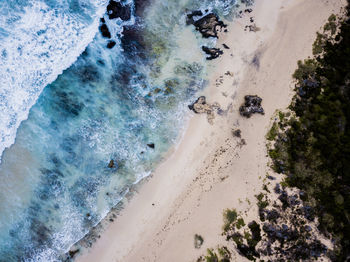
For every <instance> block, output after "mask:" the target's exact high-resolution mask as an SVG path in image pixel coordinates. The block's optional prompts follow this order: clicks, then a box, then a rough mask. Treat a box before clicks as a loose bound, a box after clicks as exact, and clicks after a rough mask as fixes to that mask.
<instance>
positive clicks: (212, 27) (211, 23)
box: [186, 11, 227, 38]
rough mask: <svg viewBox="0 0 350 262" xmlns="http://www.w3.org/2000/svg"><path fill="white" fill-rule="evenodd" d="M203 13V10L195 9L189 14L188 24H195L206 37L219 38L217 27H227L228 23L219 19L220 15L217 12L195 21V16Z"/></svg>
mask: <svg viewBox="0 0 350 262" xmlns="http://www.w3.org/2000/svg"><path fill="white" fill-rule="evenodd" d="M201 15H203V14H202V12H201V11H194V12H192V13H191V14H188V15H187V21H186V22H187V24H193V25H194V26H195V27H196V30H198V31H199V32H200V33H201V34H202V36H203V37H204V38H209V37H216V38H218V33H217V30H218V29H217V28H218V27H220V28H223V27H224V28H226V27H227V25H225V24H224V22H222V21H220V20H219V17H218V16H217V15H216V14H213V13H210V14H207V15H205V16H203V17H202V18H200V19H198V20H197V21H194V19H193V17H194V16H201Z"/></svg>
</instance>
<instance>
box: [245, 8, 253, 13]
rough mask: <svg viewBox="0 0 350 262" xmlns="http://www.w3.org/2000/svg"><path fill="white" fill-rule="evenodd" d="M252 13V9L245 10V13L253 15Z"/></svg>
mask: <svg viewBox="0 0 350 262" xmlns="http://www.w3.org/2000/svg"><path fill="white" fill-rule="evenodd" d="M251 12H253V9H251V8H247V9H245V10H244V13H251Z"/></svg>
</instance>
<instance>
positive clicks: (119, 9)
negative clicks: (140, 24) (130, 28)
mask: <svg viewBox="0 0 350 262" xmlns="http://www.w3.org/2000/svg"><path fill="white" fill-rule="evenodd" d="M107 14H108V17H109V19H116V18H120V19H121V20H123V21H127V20H129V19H130V18H131V8H130V6H128V5H127V6H123V5H122V4H121V3H120V2H115V1H113V0H111V1H109V4H108V6H107Z"/></svg>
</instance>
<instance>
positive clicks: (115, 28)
mask: <svg viewBox="0 0 350 262" xmlns="http://www.w3.org/2000/svg"><path fill="white" fill-rule="evenodd" d="M9 3H13V2H12V1H9ZM28 3H29V4H28ZM141 3H142V1H137V2H136V3H134V2H133V1H131V0H128V1H122V5H123V6H126V7H128V8H130V11H131V17H130V19H127V20H125V21H122V20H121V19H119V18H118V19H113V20H110V19H109V18H108V14H107V13H105V8H106V5H107V4H108V3H107V2H105V1H101V2H100V3H98V4H97V3H96V2H95V4H94V5H92V4H91V3H90V2H89V1H78V0H76V1H73V0H72V1H63V0H62V1H53V0H52V1H42V2H41V1H29V2H27V1H23V3H22V4H23V5H24V6H25V8H27V9H25V8H24V9H25V10H30V8H33V9H34V10H36V12H39V13H40V12H53V13H54V14H56V15H57V16H58V19H61V18H62V17H64V16H65V15H66V16H68V17H69V15H70V14H71V13H74V14H75V15H74V16H73V18H75V19H76V20H74V21H73V20H72V19H73V18H69V19H71V20H69V19H68V18H67V19H68V20H69V21H70V22H72V21H73V22H72V24H73V26H72V25H71V24H70V22H69V23H68V25H67V28H68V27H69V28H70V27H71V28H75V27H74V25H77V24H78V23H81V27H82V28H83V29H81V30H82V31H84V30H85V31H84V32H82V33H79V34H78V36H76V39H75V38H74V39H70V41H69V42H65V44H62V45H61V46H63V47H64V48H62V49H60V50H59V51H57V50H56V49H54V47H50V44H47V46H48V47H47V48H48V50H47V51H46V52H47V54H46V55H43V53H40V52H42V51H40V52H39V53H40V54H41V55H42V56H45V57H46V58H47V60H45V59H44V60H42V61H41V60H40V59H39V60H35V59H36V58H33V60H34V61H37V62H42V63H39V64H40V65H41V66H40V65H36V64H34V62H33V63H32V64H34V65H35V66H33V67H34V69H35V70H36V71H35V70H32V69H31V67H32V64H31V63H28V61H30V59H31V57H30V52H29V53H28V56H29V57H27V58H26V60H25V61H22V60H19V61H17V60H16V59H15V60H11V68H12V65H16V63H17V62H18V63H22V67H23V72H24V73H22V74H18V75H20V76H21V77H23V79H22V80H21V81H20V80H19V79H17V80H16V81H15V80H13V78H14V76H11V75H9V74H10V73H11V72H12V71H11V70H12V69H11V68H7V69H6V70H5V69H4V68H5V67H6V64H5V63H3V64H0V66H2V67H0V69H1V70H2V71H1V72H2V73H3V75H6V76H7V77H9V78H11V79H12V80H13V82H12V87H14V86H15V87H16V88H14V89H16V92H12V93H11V96H13V97H15V98H17V99H18V98H19V97H20V98H21V94H24V95H26V97H29V98H28V99H23V101H25V102H28V101H29V100H30V101H31V102H30V103H29V102H28V103H24V102H23V101H22V102H23V103H24V104H21V105H20V106H19V107H20V110H19V111H16V110H17V109H16V107H15V106H14V105H12V104H11V101H12V100H13V99H12V100H11V99H9V98H8V97H6V92H3V93H0V99H2V100H0V101H1V102H2V104H1V105H2V106H3V108H4V109H6V110H8V112H11V114H12V115H11V117H10V118H9V119H10V120H9V123H12V125H10V124H8V123H7V122H6V123H5V121H3V123H2V124H3V128H2V130H3V134H11V136H15V137H16V140H15V142H14V144H13V145H12V146H11V147H10V148H8V149H6V150H5V151H4V153H3V154H2V162H1V165H0V179H1V183H0V214H1V217H0V261H57V260H58V259H59V256H60V255H61V254H63V253H64V252H66V251H67V250H68V249H69V247H70V246H71V245H72V244H74V243H75V242H76V241H78V240H79V239H80V238H82V237H83V236H84V235H85V234H86V233H87V232H88V231H89V229H91V227H93V226H94V225H96V224H97V223H98V222H99V221H100V220H101V219H102V218H103V217H104V216H105V215H106V214H107V212H108V211H109V210H110V209H111V207H113V206H114V205H116V204H117V203H118V202H119V201H120V200H121V199H122V197H123V196H124V195H125V193H127V191H128V189H129V188H130V186H131V185H133V184H135V183H137V182H138V181H139V180H140V179H142V178H143V177H145V176H147V175H149V174H150V172H151V171H152V170H154V168H155V166H156V164H157V163H159V161H160V160H161V159H162V156H163V155H164V154H165V153H166V152H167V150H168V149H169V147H170V146H171V145H172V144H173V143H175V142H176V141H177V139H178V135H179V133H180V131H181V129H182V128H183V126H184V123H185V121H186V119H187V117H188V114H187V112H188V108H187V105H188V104H189V103H190V102H191V101H193V100H194V99H195V98H196V93H197V92H198V91H199V90H201V89H203V88H204V87H205V86H206V84H207V82H206V78H207V74H208V71H209V67H208V63H207V62H206V60H205V56H204V55H203V54H202V52H201V49H200V46H201V45H202V44H204V43H205V44H206V45H212V46H213V45H215V41H214V40H213V39H207V40H204V39H202V37H201V36H200V34H199V33H198V32H195V30H194V28H193V27H192V26H186V12H188V11H192V10H197V9H201V10H203V11H204V10H205V9H208V11H207V12H211V11H215V12H216V13H217V14H219V15H220V16H221V17H226V18H229V17H231V16H232V12H233V11H234V6H235V4H236V1H234V0H227V1H223V0H222V1H219V0H217V1H209V0H204V1H203V0H202V1H199V0H172V1H170V0H169V1H161V0H154V1H148V2H145V1H144V2H143V4H144V6H145V9H142V10H141V9H140V6H141ZM145 3H146V4H145ZM2 4H3V3H2ZM0 5H1V4H0ZM3 5H4V4H3ZM36 5H45V8H46V9H45V8H44V9H40V8H39V9H35V6H36ZM91 6H93V8H90V7H91ZM5 7H6V8H7V9H8V10H12V9H16V8H17V6H16V5H12V4H8V5H7V6H6V5H5ZM100 7H101V8H103V10H104V11H103V12H102V13H101V11H100ZM24 9H20V10H17V11H16V12H17V13H16V12H12V15H13V14H14V13H15V15H13V17H12V16H11V17H10V18H9V19H8V20H7V21H5V20H3V21H1V25H2V28H1V30H0V36H1V37H2V39H4V41H9V39H8V38H11V37H13V36H11V31H10V30H9V29H7V30H6V27H5V26H4V23H5V24H6V23H8V21H9V20H11V19H12V20H13V21H12V20H11V21H12V24H11V26H14V27H16V25H17V23H19V22H18V21H22V20H23V19H22V18H23V17H24V16H26V15H28V14H26V11H24V12H23V10H24ZM4 10H5V9H4V8H3V9H2V11H3V12H5V11H4ZM38 10H39V11H38ZM43 10H44V11H43ZM27 12H29V11H27ZM33 12H34V11H33ZM60 12H61V13H62V14H63V15H61V16H60V14H61V13H60ZM9 13H10V12H7V13H6V14H7V15H8V14H9ZM100 13H101V14H100ZM103 13H104V15H103ZM50 14H51V13H50ZM45 15H46V14H43V15H42V16H45ZM102 16H103V18H104V20H105V23H106V25H107V26H108V28H109V31H110V33H111V39H107V38H105V37H103V36H102V35H101V33H99V32H97V30H98V27H99V26H100V25H101V24H102V22H101V21H100V22H99V18H100V17H102ZM16 19H17V20H16ZM21 19H22V20H21ZM16 21H17V22H16ZM57 24H58V28H60V26H61V24H62V23H57ZM22 26H23V25H22ZM61 29H62V28H61ZM75 29H76V28H75ZM28 30H29V29H28ZM43 30H44V29H43ZM50 30H53V31H54V28H52V29H50ZM50 30H46V31H45V30H44V31H45V32H42V34H44V35H45V37H44V38H43V39H45V41H48V42H49V41H50V35H48V34H46V32H47V31H50ZM29 31H30V30H29ZM53 31H52V32H53ZM90 31H92V32H94V38H91V37H90V35H91V32H90ZM21 32H22V33H23V32H24V31H23V30H22V31H21ZM96 32H97V33H96ZM57 33H61V31H57ZM40 35H41V34H40ZM66 37H67V35H66V36H65V37H63V40H60V39H61V38H59V39H56V40H55V41H56V42H57V43H58V42H59V41H63V42H64V41H66V39H65V38H66ZM90 38H91V39H90ZM23 39H24V40H23V43H27V42H28V41H27V40H28V39H27V38H23ZM34 40H35V41H39V40H38V39H36V38H34ZM34 40H33V41H34ZM111 40H113V41H115V43H116V45H115V46H114V47H113V48H111V49H110V48H107V44H108V42H109V41H111ZM18 41H21V39H18ZM39 42H40V41H39ZM56 42H55V43H56ZM86 42H88V45H87V44H86V45H87V46H85V47H84V48H85V51H84V52H83V53H81V51H79V50H81V46H82V45H83V43H86ZM45 43H46V42H45ZM43 45H44V44H43ZM45 45H46V44H45ZM45 45H44V47H45V48H46V46H45ZM69 45H70V48H71V49H74V50H71V49H69V48H65V46H69ZM36 46H39V47H40V48H43V47H42V46H40V45H39V44H38V43H36V44H32V46H31V47H25V45H24V44H23V48H22V49H26V48H34V49H35V47H36ZM50 48H51V49H50ZM5 49H6V52H5V53H7V54H10V53H11V52H12V53H11V54H12V56H10V55H7V57H8V58H7V59H8V60H10V59H12V58H13V57H15V56H16V55H18V54H16V52H15V51H11V50H10V49H11V48H10V47H7V48H3V50H5ZM17 51H18V50H17ZM51 51H52V52H53V53H54V54H55V55H51V53H50V52H51ZM73 51H74V52H73ZM34 53H36V52H34ZM71 53H74V54H78V58H74V56H73V55H72V54H71ZM80 53H81V54H80ZM56 55H57V57H59V58H57V57H56ZM68 55H72V57H70V59H68V60H67V59H63V58H62V57H66V56H68ZM76 57H77V56H76ZM72 59H74V60H76V61H75V62H74V63H73V61H72V62H71V63H72V65H71V66H70V67H69V68H68V69H66V70H65V71H63V73H62V74H60V75H59V76H58V77H57V79H56V80H55V81H53V82H52V83H50V84H48V85H46V82H47V81H49V82H50V79H53V78H54V77H56V76H55V74H56V75H58V74H59V73H60V72H61V71H62V70H63V69H64V68H67V66H65V65H66V64H67V63H69V61H71V60H72ZM62 61H65V62H62ZM45 63H47V64H45ZM43 64H44V66H43ZM17 66H18V65H17ZM27 67H28V68H29V69H28V68H27ZM54 67H59V69H57V68H54ZM18 68H21V67H17V70H19V69H18ZM10 69H11V70H10ZM40 70H41V71H40ZM35 72H36V73H35ZM26 74H27V75H26ZM15 76H16V75H15ZM30 80H33V81H32V82H31V81H30ZM34 80H35V81H34ZM39 80H40V81H39ZM9 81H10V80H9ZM38 81H39V82H38ZM16 85H17V86H16ZM44 87H45V88H44ZM2 90H5V89H2ZM1 94H2V95H1ZM24 95H23V96H24ZM39 95H40V96H39ZM37 98H38V99H37ZM32 104H33V106H32ZM28 108H30V111H29V109H28ZM27 109H28V118H27V120H25V121H23V122H22V123H21V125H20V126H19V123H20V122H21V121H22V120H23V119H25V118H26V112H27ZM3 112H4V111H3ZM9 114H10V113H9ZM21 114H22V115H23V117H19V116H20V115H21ZM4 115H6V114H5V113H4ZM17 126H19V128H18V129H16V128H17ZM6 128H7V129H6ZM11 132H12V133H11ZM13 132H15V133H14V134H13ZM16 132H17V133H16ZM3 137H4V139H3V140H2V142H4V143H6V146H5V147H9V143H10V142H9V141H10V140H11V139H10V140H6V135H4V136H3ZM147 144H154V145H155V147H154V148H151V147H149V146H147ZM112 159H113V160H114V162H115V167H113V168H109V167H108V163H109V162H110V160H112Z"/></svg>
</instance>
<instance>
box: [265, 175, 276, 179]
mask: <svg viewBox="0 0 350 262" xmlns="http://www.w3.org/2000/svg"><path fill="white" fill-rule="evenodd" d="M267 179H270V180H276V178H275V177H274V176H267Z"/></svg>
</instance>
